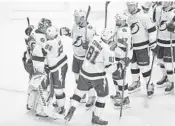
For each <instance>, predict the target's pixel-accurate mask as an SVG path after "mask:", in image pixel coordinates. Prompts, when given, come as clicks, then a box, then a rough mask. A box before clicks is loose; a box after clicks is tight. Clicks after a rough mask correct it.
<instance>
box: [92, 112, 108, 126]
mask: <svg viewBox="0 0 175 126" xmlns="http://www.w3.org/2000/svg"><path fill="white" fill-rule="evenodd" d="M91 123H92V126H98V125H100V126H105V125H107V124H108V121H105V120H102V119H100V117H98V116H95V115H94V112H93V113H92V120H91Z"/></svg>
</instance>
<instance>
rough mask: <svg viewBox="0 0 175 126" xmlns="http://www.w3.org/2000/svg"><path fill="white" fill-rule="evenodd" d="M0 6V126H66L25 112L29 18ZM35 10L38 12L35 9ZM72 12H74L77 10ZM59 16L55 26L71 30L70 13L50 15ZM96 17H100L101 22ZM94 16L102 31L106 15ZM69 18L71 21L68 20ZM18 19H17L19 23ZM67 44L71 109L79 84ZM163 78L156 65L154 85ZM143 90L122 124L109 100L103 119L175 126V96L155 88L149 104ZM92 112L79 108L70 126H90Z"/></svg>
mask: <svg viewBox="0 0 175 126" xmlns="http://www.w3.org/2000/svg"><path fill="white" fill-rule="evenodd" d="M22 5H23V4H22ZM0 6H1V7H0V9H1V11H0V14H1V17H0V33H1V42H0V43H1V46H0V47H1V49H0V57H1V62H0V66H1V69H0V70H1V77H0V78H1V83H0V100H1V102H0V126H39V125H40V126H58V125H59V126H64V122H63V121H50V120H37V119H36V118H35V117H33V116H32V115H31V114H27V111H26V109H25V108H26V100H27V99H26V98H27V94H26V92H27V82H28V75H27V73H26V72H25V70H24V68H23V64H22V60H21V58H22V55H23V52H24V51H25V43H24V37H25V35H24V29H25V28H26V27H27V22H26V20H25V16H27V15H25V14H24V13H20V14H18V13H17V12H16V11H15V12H14V11H12V10H14V9H15V8H17V7H19V5H18V4H15V5H14V4H10V5H8V4H3V3H0ZM99 6H100V5H99ZM113 6H114V5H113ZM100 7H101V6H100ZM23 8H25V7H23ZM34 8H36V5H35V6H34ZM43 8H44V7H43ZM72 8H75V6H74V7H72ZM102 8H103V7H102ZM111 8H113V7H111ZM111 8H110V9H111ZM116 8H117V7H116ZM93 9H94V7H92V10H93ZM118 9H120V8H118ZM46 10H47V9H46ZM97 10H98V9H97ZM99 10H100V9H99ZM68 12H71V10H68ZM57 13H58V17H59V18H56V19H55V18H54V19H53V21H54V24H55V25H56V26H62V25H63V26H64V25H66V26H68V27H70V26H71V25H72V21H73V18H72V17H71V16H72V14H71V13H67V14H68V15H66V16H65V15H64V17H65V18H61V16H63V15H59V14H61V13H59V12H55V13H50V16H55V15H56V14H57ZM98 14H99V15H98ZM100 14H101V15H100ZM14 15H15V16H14ZM36 15H37V14H36ZM38 15H39V14H38ZM94 15H98V18H97V17H96V16H94ZM94 15H93V16H92V17H91V19H92V20H94V21H93V23H94V24H95V26H96V27H97V28H102V27H103V25H104V19H103V13H102V12H100V11H99V13H97V12H94ZM29 17H32V15H29ZM68 17H70V19H69V20H68ZM94 17H96V18H94ZM109 17H111V16H109ZM15 18H18V20H16V19H15ZM19 18H20V19H21V20H20V19H19ZM36 18H37V16H34V19H33V18H31V23H33V22H36V20H37V19H36ZM93 18H94V19H93ZM64 40H65V42H64V47H65V51H66V53H67V54H68V60H69V69H68V75H67V79H66V89H65V92H66V96H67V102H66V108H68V107H69V97H70V96H71V95H72V94H73V92H74V89H75V86H76V84H75V81H74V75H73V74H72V72H71V67H72V47H71V40H70V39H69V38H66V37H65V38H64ZM161 76H162V75H161V72H160V69H159V68H158V67H157V66H156V64H155V65H154V71H153V80H154V82H156V81H157V80H158V79H160V78H161ZM108 78H109V87H110V95H111V94H113V93H114V91H115V88H114V85H113V83H112V80H111V77H110V76H109V75H108ZM127 81H128V82H129V84H130V83H131V76H130V71H129V69H128V76H127ZM142 88H143V89H142V91H141V92H138V93H135V94H132V95H130V99H131V104H130V106H131V108H128V109H125V110H123V117H122V119H121V120H119V110H116V109H114V108H113V103H112V101H111V100H110V99H109V96H108V101H107V105H106V108H105V110H104V111H105V112H104V114H103V118H104V119H106V120H108V121H109V126H175V120H174V117H175V96H174V95H168V96H165V95H164V89H158V88H156V89H155V96H154V97H153V98H152V99H150V100H147V99H146V98H145V96H146V92H145V85H144V84H142ZM2 89H6V90H2ZM9 90H14V91H9ZM16 91H19V92H16ZM20 91H22V92H20ZM91 112H92V110H91V111H86V109H85V107H84V104H80V105H79V107H78V108H77V110H76V113H75V115H74V116H73V118H72V121H71V122H70V123H69V124H68V126H91V124H90V121H91Z"/></svg>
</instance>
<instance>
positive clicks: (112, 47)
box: [110, 43, 117, 51]
mask: <svg viewBox="0 0 175 126" xmlns="http://www.w3.org/2000/svg"><path fill="white" fill-rule="evenodd" d="M116 47H117V43H114V44H112V45H111V46H110V50H111V51H114V50H115V48H116Z"/></svg>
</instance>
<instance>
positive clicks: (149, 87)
mask: <svg viewBox="0 0 175 126" xmlns="http://www.w3.org/2000/svg"><path fill="white" fill-rule="evenodd" d="M153 94H154V84H153V83H151V84H148V85H147V95H148V98H151V97H152V96H153Z"/></svg>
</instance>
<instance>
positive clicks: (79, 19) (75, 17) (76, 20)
mask: <svg viewBox="0 0 175 126" xmlns="http://www.w3.org/2000/svg"><path fill="white" fill-rule="evenodd" d="M74 21H75V23H76V24H77V25H79V24H80V22H81V18H80V17H79V16H74Z"/></svg>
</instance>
